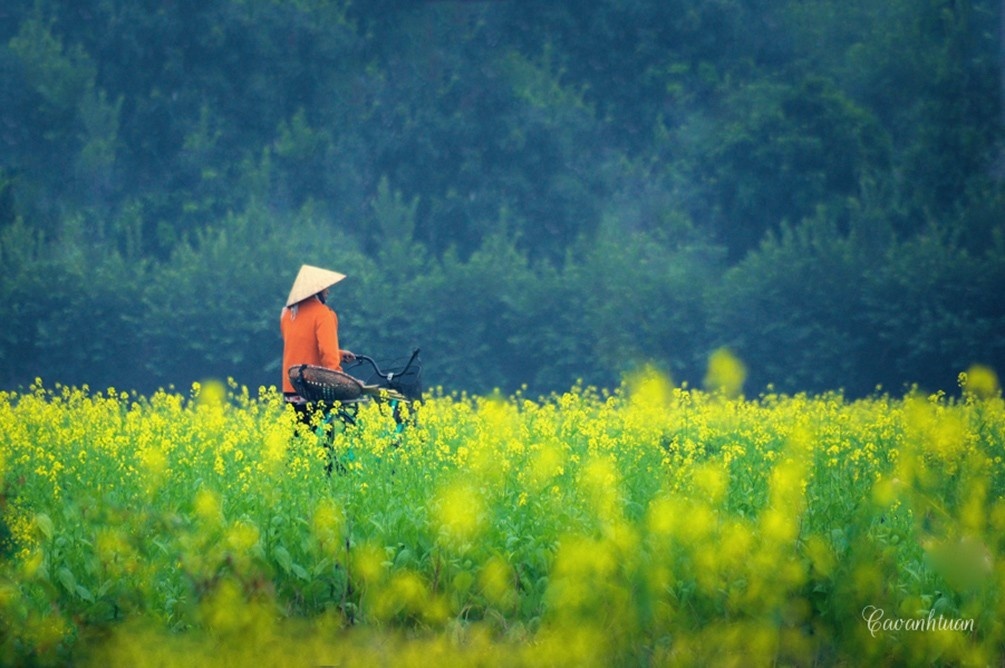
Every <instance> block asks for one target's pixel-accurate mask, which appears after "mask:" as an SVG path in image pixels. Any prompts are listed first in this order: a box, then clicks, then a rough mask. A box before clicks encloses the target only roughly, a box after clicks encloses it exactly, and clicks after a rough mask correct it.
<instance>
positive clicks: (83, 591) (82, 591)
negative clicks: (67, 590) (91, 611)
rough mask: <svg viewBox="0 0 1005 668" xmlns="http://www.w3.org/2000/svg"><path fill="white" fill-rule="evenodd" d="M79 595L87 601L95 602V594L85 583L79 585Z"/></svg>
mask: <svg viewBox="0 0 1005 668" xmlns="http://www.w3.org/2000/svg"><path fill="white" fill-rule="evenodd" d="M77 596H79V597H80V598H82V599H83V600H85V601H87V602H88V603H94V594H92V593H91V592H90V590H88V589H87V587H84V586H83V585H77Z"/></svg>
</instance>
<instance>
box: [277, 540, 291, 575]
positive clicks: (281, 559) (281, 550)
mask: <svg viewBox="0 0 1005 668" xmlns="http://www.w3.org/2000/svg"><path fill="white" fill-rule="evenodd" d="M272 557H273V558H274V559H275V560H276V563H277V564H279V567H280V568H282V569H283V572H284V573H286V574H289V572H290V569H291V568H292V567H293V558H292V557H290V552H289V550H287V549H286V548H285V547H283V546H282V545H277V546H276V547H274V548H272Z"/></svg>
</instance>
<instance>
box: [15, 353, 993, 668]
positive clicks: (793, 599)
mask: <svg viewBox="0 0 1005 668" xmlns="http://www.w3.org/2000/svg"><path fill="white" fill-rule="evenodd" d="M724 365H725V366H724V368H725V372H724V373H725V377H726V378H727V379H728V376H729V373H728V371H729V364H728V360H727V361H726V362H725V363H724ZM714 367H715V365H714V364H713V368H712V369H711V370H710V371H711V372H714V371H715V368H714ZM713 375H714V374H713ZM960 385H961V386H960V388H952V389H953V396H952V397H950V396H948V395H945V394H942V393H938V394H935V395H931V396H930V395H927V394H921V393H917V392H913V393H908V394H906V395H905V396H900V397H891V396H887V395H879V394H877V395H876V396H874V397H873V398H870V399H866V400H858V401H850V400H847V399H845V398H844V397H842V396H841V395H839V394H833V395H824V396H813V397H810V396H776V395H771V394H765V395H761V396H759V397H757V398H743V397H742V396H739V395H738V394H737V392H736V389H737V388H736V387H730V385H729V383H728V382H724V383H722V385H721V388H722V389H717V390H714V391H712V390H697V389H690V388H686V387H684V388H681V387H675V386H673V385H672V384H670V383H669V382H668V381H667V380H665V379H664V378H662V377H661V376H659V375H658V374H655V373H642V374H639V375H638V376H636V377H633V378H631V379H629V380H626V382H625V384H624V385H623V386H622V387H621V388H620V389H618V390H617V391H614V392H610V393H606V392H599V391H595V390H592V389H589V388H584V387H574V388H573V389H572V390H571V391H569V392H568V393H565V394H562V395H556V396H552V397H549V398H541V399H536V400H531V399H528V398H526V397H523V396H520V395H517V396H512V397H469V396H463V395H449V394H444V393H442V392H433V393H431V395H430V396H428V397H427V399H426V400H425V401H424V402H423V403H422V404H421V405H417V406H415V407H414V411H413V413H412V414H411V415H410V416H409V417H408V420H407V421H406V423H405V426H404V428H399V426H398V424H397V422H396V421H395V419H394V417H393V416H392V415H391V414H390V411H389V410H388V408H387V406H386V405H384V404H380V403H373V404H370V405H367V406H364V407H362V408H361V409H360V412H359V414H358V416H357V417H358V419H357V423H356V424H355V425H354V426H345V425H343V424H342V423H341V422H335V423H333V424H334V428H333V429H331V430H330V431H329V432H328V433H325V428H324V426H323V425H318V428H317V430H311V429H305V428H298V427H297V425H296V420H295V417H294V416H293V413H292V410H289V409H286V410H284V407H283V404H282V401H281V398H280V397H279V396H278V395H277V394H276V393H275V392H274V391H273V390H266V389H261V390H260V391H259V392H258V393H257V394H256V395H254V396H252V395H251V393H249V391H248V390H247V389H246V388H241V387H237V386H236V385H235V384H233V383H230V384H229V385H225V384H218V383H205V384H202V385H196V386H194V387H193V388H192V389H191V391H188V392H185V393H175V392H158V393H156V394H155V395H153V396H150V397H141V396H135V395H131V394H126V393H120V392H117V391H115V390H112V389H109V390H104V391H92V390H87V389H86V388H85V389H74V388H65V387H59V386H56V387H54V388H47V387H45V386H44V385H43V384H42V383H41V381H39V382H37V383H36V385H35V386H33V387H32V388H30V389H29V390H28V391H26V392H24V393H2V394H0V426H2V429H0V512H2V520H3V522H2V524H0V541H2V542H0V664H3V665H12V664H15V665H67V664H73V665H102V666H104V665H149V664H156V665H164V666H171V665H178V666H188V665H261V666H269V665H302V666H321V665H385V664H391V663H393V664H395V665H405V666H408V665H474V664H477V665H516V666H521V665H527V666H535V665H549V666H564V665H569V666H584V665H602V666H610V665H660V666H662V665H810V664H813V665H848V666H851V665H870V664H894V665H896V664H901V665H912V664H931V663H937V664H938V663H942V664H952V665H959V664H976V665H985V664H994V665H1000V664H1001V662H1002V661H1003V659H1005V652H1003V646H1005V645H1003V644H1005V626H1003V621H1002V620H1005V560H1003V555H1005V466H1003V456H1005V407H1003V403H1002V399H1001V395H1000V390H999V388H998V382H997V379H996V377H995V376H994V374H993V372H991V371H990V370H988V369H983V368H974V369H971V370H970V371H969V372H968V373H966V374H961V377H960ZM325 442H329V443H330V444H331V448H332V450H331V452H332V456H333V457H334V460H333V461H332V462H331V463H332V464H333V467H332V471H331V474H330V475H327V474H326V471H325V469H326V466H327V465H328V464H329V459H328V457H329V455H328V452H327V451H326V450H325V448H324V447H322V443H325Z"/></svg>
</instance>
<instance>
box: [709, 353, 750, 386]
mask: <svg viewBox="0 0 1005 668" xmlns="http://www.w3.org/2000/svg"><path fill="white" fill-rule="evenodd" d="M746 379H747V368H746V367H745V366H744V365H743V362H741V361H740V360H739V359H737V358H736V356H735V355H733V353H731V352H730V351H729V350H727V349H726V348H719V349H718V350H716V351H715V352H714V353H712V355H711V356H710V357H709V358H708V371H707V372H706V373H705V381H704V382H705V389H707V390H708V391H709V392H722V393H723V394H725V395H726V396H727V397H736V396H739V394H740V391H741V390H743V383H744V381H745V380H746Z"/></svg>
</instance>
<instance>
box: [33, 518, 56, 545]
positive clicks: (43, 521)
mask: <svg viewBox="0 0 1005 668" xmlns="http://www.w3.org/2000/svg"><path fill="white" fill-rule="evenodd" d="M35 526H36V527H38V530H39V531H40V532H41V533H42V535H43V536H45V538H46V540H52V537H53V535H55V533H56V528H55V526H53V524H52V518H50V517H49V516H48V515H46V514H45V513H38V514H37V515H35Z"/></svg>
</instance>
